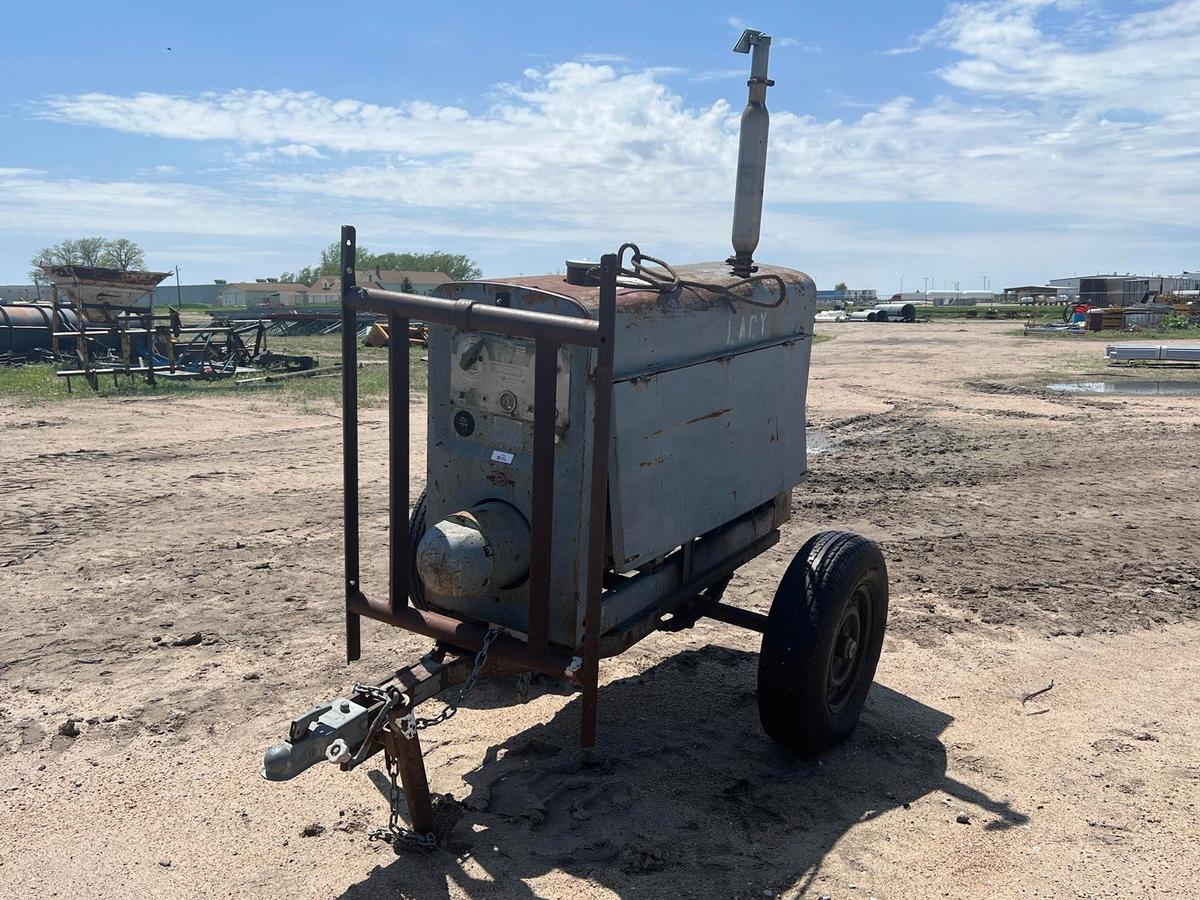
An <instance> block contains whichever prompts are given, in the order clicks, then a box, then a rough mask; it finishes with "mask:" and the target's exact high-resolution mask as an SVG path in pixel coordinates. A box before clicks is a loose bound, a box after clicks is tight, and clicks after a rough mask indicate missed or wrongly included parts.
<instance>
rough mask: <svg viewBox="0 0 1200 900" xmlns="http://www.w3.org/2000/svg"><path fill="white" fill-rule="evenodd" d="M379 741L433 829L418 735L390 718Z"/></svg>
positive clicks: (409, 799) (418, 824)
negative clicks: (409, 732)
mask: <svg viewBox="0 0 1200 900" xmlns="http://www.w3.org/2000/svg"><path fill="white" fill-rule="evenodd" d="M400 333H402V332H400ZM380 741H381V742H382V743H383V745H384V747H385V748H386V749H387V751H388V752H389V753H391V754H392V756H394V757H395V759H396V763H397V768H398V769H399V771H400V784H401V785H402V786H403V787H404V800H405V802H406V803H407V805H408V818H409V825H410V826H411V828H412V830H413V831H415V832H416V833H417V834H430V833H431V832H432V831H433V800H432V798H431V797H430V796H429V778H428V776H427V775H426V774H425V760H424V759H422V758H421V739H420V738H419V737H417V732H416V731H415V730H414V731H413V732H412V733H411V734H405V733H404V731H403V730H402V729H401V728H398V727H396V723H395V722H393V723H392V726H391V727H389V728H387V729H385V730H383V731H381V732H380Z"/></svg>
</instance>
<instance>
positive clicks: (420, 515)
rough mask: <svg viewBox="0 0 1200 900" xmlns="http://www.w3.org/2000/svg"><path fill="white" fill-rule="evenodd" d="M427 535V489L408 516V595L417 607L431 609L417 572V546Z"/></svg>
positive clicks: (423, 491)
mask: <svg viewBox="0 0 1200 900" xmlns="http://www.w3.org/2000/svg"><path fill="white" fill-rule="evenodd" d="M424 536H425V489H424V488H421V494H420V496H418V497H417V504H416V506H414V507H413V510H412V513H411V514H410V515H409V517H408V596H409V598H410V599H411V600H412V602H413V606H415V607H416V608H417V609H429V604H428V603H426V602H425V584H424V582H422V581H421V576H420V575H418V574H417V546H418V545H419V544H420V543H421V538H423V537H424Z"/></svg>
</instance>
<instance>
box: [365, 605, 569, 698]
mask: <svg viewBox="0 0 1200 900" xmlns="http://www.w3.org/2000/svg"><path fill="white" fill-rule="evenodd" d="M348 606H349V609H350V610H352V611H353V612H354V613H355V614H357V615H360V616H366V617H368V618H371V619H375V620H377V621H379V622H386V623H387V624H389V625H395V626H397V627H399V628H403V629H405V630H406V631H414V632H416V633H417V634H423V635H425V636H426V637H431V638H433V639H434V640H437V641H444V642H446V643H447V644H449V645H450V646H452V647H456V648H458V649H461V650H478V649H479V648H481V647H482V646H483V639H484V637H485V636H486V635H487V632H488V627H487V626H486V625H484V624H481V623H479V622H464V621H462V620H460V619H455V618H453V617H452V616H446V615H443V614H441V613H437V612H433V611H430V610H423V609H415V608H414V607H411V606H405V607H399V608H397V609H396V611H395V612H394V613H393V612H391V611H389V610H388V608H387V603H386V602H385V601H381V600H376V599H373V598H368V597H366V596H365V595H363V594H358V595H357V596H355V597H353V598H351V600H350V602H349V604H348ZM491 653H492V655H493V656H495V657H497V658H498V659H502V660H506V661H508V662H510V663H515V664H517V665H519V666H521V667H523V668H526V669H531V670H533V671H535V672H542V673H544V674H546V675H551V676H553V677H555V678H563V679H565V680H567V681H570V682H573V683H576V684H578V683H579V674H578V673H579V667H580V660H578V659H577V658H575V657H571V656H567V655H565V654H561V653H555V652H553V651H548V652H546V653H543V654H533V653H530V652H529V647H528V645H527V644H526V643H525V642H524V641H521V640H518V639H516V638H514V637H511V636H510V635H507V634H505V635H501V636H500V637H499V639H497V640H496V642H495V643H494V644H493V645H492V650H491Z"/></svg>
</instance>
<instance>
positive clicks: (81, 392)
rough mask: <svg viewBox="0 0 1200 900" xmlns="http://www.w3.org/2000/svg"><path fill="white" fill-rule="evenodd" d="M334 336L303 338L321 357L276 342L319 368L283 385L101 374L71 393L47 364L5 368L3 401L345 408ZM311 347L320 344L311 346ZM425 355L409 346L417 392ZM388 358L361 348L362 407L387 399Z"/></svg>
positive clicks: (0, 376) (0, 387)
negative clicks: (94, 385)
mask: <svg viewBox="0 0 1200 900" xmlns="http://www.w3.org/2000/svg"><path fill="white" fill-rule="evenodd" d="M330 337H332V338H334V340H333V341H332V344H334V345H337V346H339V347H340V344H339V342H338V340H337V337H336V335H326V336H322V337H320V338H316V339H312V338H301V339H297V341H312V340H319V341H322V342H325V343H323V344H322V345H321V347H320V349H321V350H322V352H321V353H310V352H308V351H303V350H299V349H295V348H294V345H293V344H291V343H288V344H285V343H284V341H282V340H277V341H273V342H272V343H271V349H272V350H273V351H275V352H278V353H306V354H307V355H310V356H317V358H318V360H319V361H320V367H319V368H318V369H317V370H316V371H317V377H313V378H303V377H300V378H285V379H282V380H280V381H275V382H266V381H260V382H255V383H253V384H235V383H234V380H233V379H232V378H225V379H222V380H220V381H201V380H200V379H184V378H175V379H172V378H162V377H160V378H158V379H157V384H154V385H151V384H149V383H148V382H147V381H146V379H145V378H143V377H142V376H140V375H135V376H134V377H133V379H132V381H131V380H130V379H129V378H125V377H123V376H121V375H118V376H117V382H116V384H115V385H114V383H113V378H112V376H111V375H107V376H105V375H101V376H99V380H100V386H99V389H98V390H96V391H93V390H92V389H91V388H90V387H88V384H87V382H86V381H85V380H84V379H83V378H72V379H71V386H72V388H73V390H72V392H70V393H68V392H67V383H66V379H65V378H59V377H58V376H57V375H56V374H55V367H54V366H52V365H48V364H38V365H28V366H2V367H0V401H7V402H12V403H17V404H20V405H24V406H32V405H36V404H39V403H46V402H53V401H80V400H88V399H91V398H94V397H155V396H169V397H181V398H182V397H209V396H222V397H224V396H254V397H260V398H263V399H271V400H280V401H284V402H290V403H296V404H298V405H300V406H304V407H307V406H311V407H312V408H313V409H319V408H322V407H328V406H329V405H331V404H332V405H335V406H336V405H340V403H341V398H342V379H341V376H340V375H332V376H330V377H321V375H322V374H325V375H327V376H328V373H330V372H331V371H332V367H333V365H334V364H335V363H338V362H341V353H340V352H337V353H334V352H332V351H331V350H329V345H330V343H331V342H330V341H329V340H328V339H329V338H330ZM309 346H313V347H314V348H315V347H316V345H312V344H310V345H309ZM424 356H425V348H424V347H411V348H409V370H408V372H409V375H408V377H409V383H410V384H411V386H412V389H413V390H414V391H417V392H424V391H425V390H426V389H427V387H428V384H429V377H428V376H429V367H428V364H427V363H426V362H423V361H422V358H423V357H424ZM386 359H387V351H386V350H376V349H372V348H366V347H360V348H359V361H360V362H367V363H371V364H369V365H366V366H364V367H362V368H360V369H359V370H358V397H359V403H360V405H362V406H377V405H380V404H382V403H384V402H385V401H386V399H387V366H386V365H375V364H374V363H382V362H384V361H386ZM238 377H239V378H255V377H258V376H255V375H252V374H250V373H246V374H245V375H241V376H238Z"/></svg>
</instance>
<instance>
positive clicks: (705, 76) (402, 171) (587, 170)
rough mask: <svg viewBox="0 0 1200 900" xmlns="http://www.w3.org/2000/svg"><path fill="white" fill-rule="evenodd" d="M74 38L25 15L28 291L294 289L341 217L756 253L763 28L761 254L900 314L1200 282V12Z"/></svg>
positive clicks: (577, 243) (673, 19)
mask: <svg viewBox="0 0 1200 900" xmlns="http://www.w3.org/2000/svg"><path fill="white" fill-rule="evenodd" d="M339 16H340V18H339ZM53 19H54V27H53V32H52V33H51V31H49V30H48V29H47V25H46V21H45V12H44V10H42V9H39V8H37V7H29V6H21V7H17V8H14V9H11V10H9V11H7V12H6V25H7V28H6V32H7V36H8V40H7V41H6V42H5V70H6V72H8V73H9V76H10V77H7V78H6V79H4V80H3V81H0V136H2V137H3V140H0V282H5V283H15V282H22V281H24V280H25V273H26V271H27V269H28V265H27V263H28V259H29V257H30V256H31V255H32V254H33V253H34V252H35V251H36V250H37V249H38V248H39V247H41V246H44V245H46V244H50V243H54V242H56V241H58V240H61V239H63V238H65V237H74V236H80V235H84V234H102V235H107V236H111V237H116V236H128V237H132V238H134V239H136V240H138V241H139V242H140V243H141V244H142V245H143V246H144V247H145V249H146V251H147V258H148V262H149V264H150V266H151V267H154V268H159V269H162V270H168V269H172V268H173V267H174V266H176V265H178V266H179V267H180V269H181V272H182V276H183V280H184V281H185V282H202V281H208V280H211V279H213V278H226V279H229V280H240V279H249V278H253V277H262V276H266V275H276V274H278V273H279V272H280V271H282V270H284V269H294V268H298V267H299V266H301V265H304V264H306V263H309V262H311V261H313V260H314V259H315V258H316V255H317V253H318V251H319V249H320V248H321V247H322V246H323V245H325V244H328V243H329V242H330V241H332V240H333V239H334V238H335V237H336V234H337V229H338V226H339V225H340V224H342V223H343V222H353V223H355V224H357V225H358V226H359V235H360V241H361V243H362V244H364V245H366V246H368V247H370V248H371V249H375V250H388V249H390V250H425V249H435V248H437V249H446V250H451V251H455V252H463V253H467V254H469V255H471V256H473V257H475V258H476V259H478V260H479V261H480V263H481V264H482V266H483V268H484V271H485V273H486V274H488V275H496V276H500V275H505V274H514V273H529V272H541V271H554V270H557V269H558V268H560V267H561V264H562V260H563V259H565V258H567V257H577V256H589V257H595V256H597V255H598V254H600V253H602V252H604V251H606V250H610V249H615V247H616V245H617V244H619V243H620V242H622V241H624V240H634V241H636V242H638V243H639V244H641V246H642V248H643V249H644V250H645V251H647V252H650V253H653V254H654V255H657V256H662V257H665V258H667V259H671V260H675V261H678V262H685V261H695V260H701V259H719V258H724V256H725V255H727V253H728V252H729V247H728V229H729V217H730V209H729V207H730V202H731V196H732V185H733V162H734V159H735V155H736V136H737V117H738V115H739V113H740V110H741V108H742V106H743V104H744V103H745V94H746V89H745V77H746V70H747V68H748V60H747V58H746V57H745V56H741V55H737V54H733V53H732V52H730V48H731V47H732V45H733V42H734V40H735V39H736V37H737V35H738V34H739V33H740V28H741V26H742V24H743V23H742V20H744V24H746V25H749V26H752V27H756V28H760V29H762V30H764V31H767V32H768V33H770V34H771V35H772V36H773V38H774V44H773V46H772V52H771V74H772V77H774V78H775V80H776V82H777V84H776V86H775V87H774V88H772V89H771V91H770V93H769V97H768V105H769V107H770V109H771V112H772V143H771V149H770V155H769V159H768V174H767V205H766V210H765V213H764V221H763V239H762V243H761V244H760V248H759V253H758V257H759V258H760V259H762V260H764V261H770V262H774V263H778V264H781V265H788V266H793V267H795V268H800V269H804V270H806V271H808V272H810V273H811V274H812V275H813V276H814V277H815V278H816V279H817V282H818V285H819V286H824V287H829V286H832V284H833V282H835V281H839V280H845V281H848V282H849V283H850V284H851V285H852V286H859V287H875V288H877V289H879V290H880V291H881V292H882V291H893V290H896V289H898V288H899V287H900V283H901V278H903V279H904V287H905V288H907V289H912V288H913V287H922V286H924V285H925V284H926V283H929V282H932V284H933V285H934V286H936V287H939V288H940V287H942V286H944V285H949V286H953V283H954V282H958V283H959V285H960V286H961V287H962V288H964V289H966V288H979V287H982V285H983V277H984V276H985V275H986V276H988V277H989V278H990V283H991V284H992V286H994V287H995V286H1000V285H1003V284H1006V283H1009V284H1011V283H1018V282H1029V281H1040V280H1043V279H1046V278H1050V277H1055V276H1061V275H1071V274H1073V273H1075V272H1078V273H1080V274H1085V273H1088V272H1091V271H1122V272H1124V271H1153V272H1173V271H1179V270H1181V269H1184V268H1191V269H1196V268H1200V253H1197V252H1196V250H1195V245H1196V238H1197V229H1196V226H1195V224H1194V221H1195V213H1194V210H1195V209H1197V208H1198V205H1197V199H1200V198H1198V197H1197V196H1196V195H1197V194H1198V193H1200V166H1198V165H1197V162H1198V160H1197V159H1196V156H1197V154H1198V153H1200V149H1198V148H1200V109H1197V105H1196V102H1195V98H1196V96H1197V94H1198V90H1197V89H1198V88H1200V67H1197V65H1196V63H1197V62H1198V61H1200V60H1198V59H1197V57H1200V40H1197V39H1198V38H1200V2H1195V0H1187V2H1174V3H1162V2H1135V3H1106V2H1093V0H988V2H966V3H952V4H946V3H941V2H917V3H903V4H899V3H885V2H878V0H874V2H865V0H864V2H844V3H840V4H808V3H805V4H800V3H751V4H745V3H743V4H736V5H730V4H724V3H721V4H718V3H708V2H691V3H686V4H683V3H641V4H635V3H625V2H606V3H604V4H591V3H584V2H578V3H571V4H566V3H564V4H548V3H547V4H537V3H519V2H509V3H503V4H499V3H495V2H491V3H475V2H462V3H457V4H442V5H440V6H439V5H433V4H397V3H391V4H384V3H370V2H366V3H358V4H354V5H346V6H345V7H344V9H341V10H339V9H338V8H337V7H336V5H331V4H329V3H328V2H325V3H321V4H316V3H297V2H291V3H287V4H271V3H242V4H231V3H224V2H208V3H205V4H203V5H201V4H162V3H155V4H149V3H126V4H122V5H121V7H120V9H119V10H116V11H114V9H113V8H112V7H111V6H109V7H105V6H101V5H97V4H94V3H86V4H84V3H73V2H66V3H63V4H59V5H58V6H56V7H55V10H54V15H53ZM114 22H115V24H114ZM168 48H170V49H168ZM14 73H16V76H17V77H12V76H13V75H14Z"/></svg>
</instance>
